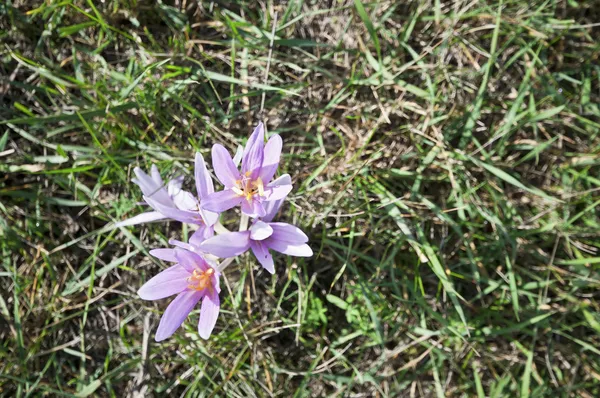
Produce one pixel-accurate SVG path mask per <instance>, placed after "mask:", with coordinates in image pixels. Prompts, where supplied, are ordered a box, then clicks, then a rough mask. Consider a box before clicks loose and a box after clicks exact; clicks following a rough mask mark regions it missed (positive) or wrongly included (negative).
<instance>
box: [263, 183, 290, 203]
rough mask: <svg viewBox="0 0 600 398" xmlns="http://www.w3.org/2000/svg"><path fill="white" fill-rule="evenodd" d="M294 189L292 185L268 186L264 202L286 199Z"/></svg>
mask: <svg viewBox="0 0 600 398" xmlns="http://www.w3.org/2000/svg"><path fill="white" fill-rule="evenodd" d="M292 188H293V186H292V185H274V186H271V185H267V186H266V187H265V196H264V199H263V200H265V201H271V200H279V199H285V197H286V196H287V195H288V193H290V192H291V191H292Z"/></svg>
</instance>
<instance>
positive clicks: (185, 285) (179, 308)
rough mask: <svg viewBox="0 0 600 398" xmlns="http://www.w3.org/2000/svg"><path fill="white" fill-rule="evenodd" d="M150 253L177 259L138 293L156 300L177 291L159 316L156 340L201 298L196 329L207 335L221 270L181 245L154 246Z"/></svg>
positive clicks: (212, 323) (211, 325) (212, 322)
mask: <svg viewBox="0 0 600 398" xmlns="http://www.w3.org/2000/svg"><path fill="white" fill-rule="evenodd" d="M150 253H151V254H152V255H154V256H156V257H158V258H161V259H163V260H166V261H172V262H176V263H177V264H175V265H173V266H171V267H169V268H167V269H166V270H164V271H162V272H161V273H159V274H158V275H156V276H155V277H154V278H152V279H150V280H149V281H148V282H146V284H145V285H144V286H142V287H141V288H140V290H138V295H139V296H140V297H141V298H142V299H144V300H159V299H162V298H165V297H169V296H172V295H175V294H176V295H177V297H175V299H174V300H173V301H172V302H171V304H169V306H168V307H167V309H166V310H165V312H164V314H163V316H162V318H161V319H160V323H159V325H158V330H157V331H156V336H155V340H156V341H162V340H164V339H166V338H168V337H170V336H171V335H173V333H175V331H176V330H177V329H178V328H179V326H181V324H182V323H183V321H184V320H185V319H186V318H187V316H188V315H189V313H190V312H191V311H192V309H193V308H194V306H195V305H196V304H197V303H198V302H199V301H200V300H202V306H201V307H200V321H199V322H198V333H199V334H200V337H202V338H203V339H208V338H209V337H210V334H211V333H212V331H213V329H214V327H215V324H216V322H217V317H218V316H219V310H220V301H219V292H220V291H221V288H220V286H219V276H220V273H219V271H218V270H217V268H216V266H215V265H213V264H211V263H210V262H209V261H208V260H206V259H205V258H203V257H202V256H200V255H198V254H196V253H192V252H190V251H187V250H184V249H181V248H176V249H157V250H152V251H151V252H150Z"/></svg>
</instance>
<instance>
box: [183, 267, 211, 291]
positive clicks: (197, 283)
mask: <svg viewBox="0 0 600 398" xmlns="http://www.w3.org/2000/svg"><path fill="white" fill-rule="evenodd" d="M214 273H215V270H214V269H212V268H209V269H207V270H206V271H202V270H199V269H195V270H194V272H193V273H192V275H191V276H190V277H188V278H187V281H188V282H190V284H189V285H188V289H191V290H198V291H201V290H205V289H208V290H209V291H212V288H213V286H212V279H211V277H212V275H213V274H214Z"/></svg>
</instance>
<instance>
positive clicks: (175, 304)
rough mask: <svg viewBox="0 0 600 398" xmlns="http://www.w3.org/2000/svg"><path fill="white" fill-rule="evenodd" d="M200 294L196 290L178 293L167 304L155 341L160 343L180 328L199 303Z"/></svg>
mask: <svg viewBox="0 0 600 398" xmlns="http://www.w3.org/2000/svg"><path fill="white" fill-rule="evenodd" d="M201 297H202V292H199V291H197V290H186V291H184V292H183V293H180V294H179V295H178V296H177V297H175V300H173V301H172V302H171V304H169V306H168V307H167V309H166V310H165V313H164V314H163V316H162V318H160V323H159V325H158V330H157V331H156V336H155V337H154V339H155V340H156V341H162V340H164V339H166V338H167V337H171V336H172V335H173V333H175V331H176V330H177V329H178V328H179V326H181V324H182V323H183V321H185V318H187V316H188V315H189V314H190V312H191V311H192V309H194V306H195V305H196V304H197V303H198V301H200V298H201Z"/></svg>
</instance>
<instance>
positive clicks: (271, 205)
mask: <svg viewBox="0 0 600 398" xmlns="http://www.w3.org/2000/svg"><path fill="white" fill-rule="evenodd" d="M291 184H292V178H291V177H290V175H289V174H284V175H282V176H281V177H279V178H277V179H276V180H274V181H273V182H271V184H269V185H273V186H279V185H291ZM284 201H285V198H283V199H277V200H271V201H268V202H263V207H264V209H265V216H264V217H262V220H263V221H265V222H269V221H271V220H272V219H273V218H274V217H275V215H277V212H278V211H279V209H280V208H281V205H282V204H283V202H284Z"/></svg>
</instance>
